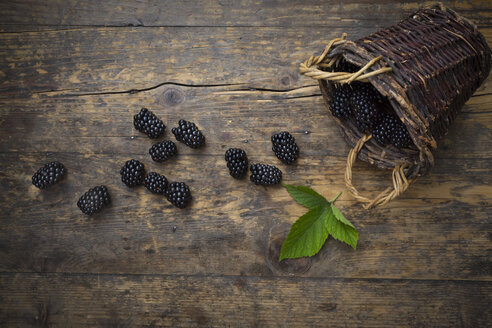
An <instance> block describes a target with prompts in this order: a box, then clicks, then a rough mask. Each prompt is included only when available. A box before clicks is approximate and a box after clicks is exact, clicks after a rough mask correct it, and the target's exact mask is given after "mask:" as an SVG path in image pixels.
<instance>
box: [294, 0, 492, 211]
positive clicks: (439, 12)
mask: <svg viewBox="0 0 492 328" xmlns="http://www.w3.org/2000/svg"><path fill="white" fill-rule="evenodd" d="M345 38H346V35H345V34H344V35H342V37H341V38H337V39H334V40H332V41H331V42H330V43H329V44H328V45H327V47H326V48H325V49H324V51H323V53H322V54H321V55H319V56H316V57H315V56H312V57H310V58H309V59H308V60H306V61H305V62H304V63H302V64H301V65H300V72H301V73H302V74H304V75H306V76H309V77H311V78H313V79H316V80H318V81H319V86H320V89H321V92H322V94H323V98H324V100H325V103H326V105H327V106H329V105H328V104H329V101H330V99H331V96H332V94H333V93H334V91H335V88H336V87H337V86H339V85H340V84H342V83H351V82H353V81H361V82H368V83H371V84H372V85H373V86H374V87H375V88H376V90H377V91H378V92H380V93H381V94H382V95H383V96H384V97H386V98H387V99H388V100H389V103H390V104H391V107H392V109H393V110H394V112H395V113H396V115H397V116H398V117H399V118H400V119H401V121H402V122H403V123H404V124H405V126H406V128H407V130H408V132H409V133H410V136H411V138H412V140H413V143H414V145H412V147H410V148H408V149H401V150H400V149H397V148H395V147H393V146H385V147H383V146H381V145H379V144H378V143H376V142H375V141H374V140H371V136H370V135H364V134H363V133H361V132H360V131H359V130H358V129H357V127H356V126H355V125H354V124H353V123H351V122H350V121H349V120H339V119H337V118H336V117H333V118H334V119H335V120H336V121H337V123H338V124H339V125H340V127H341V129H342V131H343V133H344V134H345V137H346V140H347V142H348V143H349V145H350V146H351V147H353V148H352V150H351V151H350V153H349V156H348V158H347V168H346V172H345V183H346V185H347V189H348V190H349V192H350V193H351V194H352V195H353V196H354V197H355V198H356V199H358V200H359V201H361V202H362V203H364V207H365V208H367V209H369V208H371V207H374V206H378V205H384V204H386V203H387V202H389V201H390V200H392V199H394V198H395V197H398V196H399V195H400V194H401V193H403V192H404V191H405V190H406V189H407V188H408V185H409V184H410V183H411V182H413V181H414V180H415V178H416V177H418V176H420V175H423V174H426V173H427V172H428V171H429V169H430V168H431V167H432V165H433V164H434V158H433V156H432V152H433V150H435V149H436V147H437V144H436V141H437V140H439V138H441V137H442V136H443V135H444V134H445V133H446V132H447V131H448V128H449V125H450V124H451V122H453V120H454V119H455V117H456V114H457V113H458V112H459V111H460V109H461V108H462V107H463V105H464V104H465V102H466V101H467V100H468V99H469V98H470V96H471V95H472V94H473V92H474V91H475V90H476V89H477V88H478V87H479V86H480V84H481V83H482V82H483V81H484V80H485V79H486V77H487V76H488V74H489V71H490V64H491V60H490V59H491V51H490V48H489V46H488V45H487V42H486V41H485V38H484V37H483V35H482V34H481V33H480V32H479V31H478V30H477V27H476V26H475V25H474V24H473V23H471V22H470V21H469V20H467V19H466V18H463V17H461V16H459V15H458V14H456V13H455V12H454V11H452V10H450V9H448V8H445V7H444V6H443V5H441V4H437V5H434V6H432V7H429V8H424V9H421V10H419V11H417V12H416V13H414V14H413V15H411V16H410V17H409V18H407V19H405V20H403V21H402V22H400V23H398V24H396V25H394V26H391V27H389V28H386V29H382V30H380V31H379V32H376V33H373V34H371V35H368V36H366V37H363V38H361V39H359V40H357V41H355V42H353V41H348V40H346V39H345ZM340 60H345V61H348V62H350V63H352V64H355V65H357V66H358V67H360V70H359V71H358V72H356V73H344V72H334V71H332V68H333V67H335V65H336V64H337V63H338V62H339V61H340ZM357 157H358V158H359V159H361V160H363V161H366V162H369V163H371V164H374V165H376V166H378V167H380V168H386V169H392V170H393V186H392V187H388V188H387V189H386V190H384V191H383V192H381V193H380V194H379V195H378V196H376V197H375V198H373V199H369V198H367V197H364V196H362V195H360V193H359V192H358V191H357V189H356V188H355V187H354V186H353V184H352V165H353V164H354V162H355V160H356V158H357Z"/></svg>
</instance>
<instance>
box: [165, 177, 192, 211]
mask: <svg viewBox="0 0 492 328" xmlns="http://www.w3.org/2000/svg"><path fill="white" fill-rule="evenodd" d="M166 198H167V200H168V201H169V202H171V204H173V205H174V206H176V207H178V208H185V207H186V206H187V205H188V203H189V202H190V201H191V193H190V188H189V187H188V186H187V185H186V183H184V182H173V183H171V184H170V185H169V187H168V188H167V191H166Z"/></svg>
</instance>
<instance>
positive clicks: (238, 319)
mask: <svg viewBox="0 0 492 328" xmlns="http://www.w3.org/2000/svg"><path fill="white" fill-rule="evenodd" d="M33 291H35V297H34V298H33ZM491 293H492V285H491V284H490V283H489V282H466V281H435V280H423V281H419V280H401V281H398V280H379V279H368V280H365V279H362V280H360V279H355V280H354V279H299V278H260V277H241V276H237V277H230V276H215V277H203V276H191V277H187V276H180V275H174V276H167V275H129V276H119V275H66V274H44V275H37V274H15V275H4V274H3V275H0V295H2V296H1V297H2V298H3V304H4V306H2V308H1V309H0V311H1V312H0V313H1V314H2V315H1V316H0V320H2V321H0V323H2V324H4V325H6V326H31V325H42V326H63V327H67V326H70V325H73V326H84V327H85V326H88V327H93V326H104V327H157V326H169V327H189V326H203V327H223V326H235V327H236V326H241V327H258V326H264V327H272V326H281V327H306V326H309V327H313V326H316V327H326V326H329V327H347V326H350V327H378V328H379V327H424V326H425V327H486V326H487V325H488V324H489V323H490V322H491V320H492V315H491V313H490V308H489V304H490V302H491V301H492V299H491Z"/></svg>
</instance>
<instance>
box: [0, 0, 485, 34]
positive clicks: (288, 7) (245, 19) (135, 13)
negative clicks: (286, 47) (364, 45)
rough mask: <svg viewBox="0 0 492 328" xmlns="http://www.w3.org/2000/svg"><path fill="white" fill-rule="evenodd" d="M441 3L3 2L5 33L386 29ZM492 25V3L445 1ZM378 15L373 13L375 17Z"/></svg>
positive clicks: (380, 0) (356, 0) (296, 0)
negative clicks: (34, 29)
mask: <svg viewBox="0 0 492 328" xmlns="http://www.w3.org/2000/svg"><path fill="white" fill-rule="evenodd" d="M434 2H435V1H420V2H415V1H405V2H398V1H391V0H377V1H366V0H348V1H314V0H307V1H306V0H284V1H253V0H245V1H244V0H243V1H219V0H213V1H191V0H185V1H180V4H179V5H176V4H174V3H173V1H163V2H160V1H132V0H118V1H116V0H110V1H104V2H101V1H97V0H90V1H63V0H48V1H43V2H39V1H35V0H22V1H19V0H18V1H15V2H2V3H1V4H0V11H2V12H3V13H4V14H5V16H4V17H3V19H2V25H3V26H4V29H8V30H10V29H14V28H19V27H22V26H23V25H35V26H38V27H39V26H45V25H47V26H74V25H79V26H80V25H82V26H94V25H96V26H97V25H98V26H107V25H111V26H186V27H189V26H255V27H265V26H281V27H297V26H316V27H318V26H332V27H333V26H364V25H365V26H368V25H370V26H374V25H377V26H380V25H379V24H381V23H382V22H384V20H388V21H392V22H395V21H398V20H400V19H402V18H404V17H405V16H408V15H410V14H411V13H412V12H414V11H416V10H417V9H418V8H420V7H421V6H424V5H429V4H432V3H434ZM441 2H443V3H444V4H446V5H447V6H450V7H451V8H453V9H455V10H457V11H459V12H460V13H462V14H463V15H464V16H465V17H470V18H473V20H474V21H475V22H476V23H477V24H479V25H490V22H491V15H490V3H489V2H488V1H487V0H478V1H476V0H475V1H456V0H455V1H447V0H444V1H441ZM369 13H373V14H369Z"/></svg>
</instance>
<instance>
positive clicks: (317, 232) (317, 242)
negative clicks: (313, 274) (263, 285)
mask: <svg viewBox="0 0 492 328" xmlns="http://www.w3.org/2000/svg"><path fill="white" fill-rule="evenodd" d="M326 210H327V207H326V206H318V207H315V208H312V209H310V210H309V211H308V212H307V213H306V214H304V215H303V216H301V217H300V218H299V219H298V220H297V221H296V222H295V223H294V224H293V225H292V227H291V228H290V232H289V235H288V236H287V238H286V239H285V241H284V243H283V244H282V249H281V250H280V258H279V261H282V260H283V259H286V258H297V257H303V256H313V255H315V254H316V253H318V251H319V250H320V249H321V247H322V246H323V244H324V243H325V240H326V238H327V237H328V226H327V225H326V222H325V217H326V214H325V212H326Z"/></svg>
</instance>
